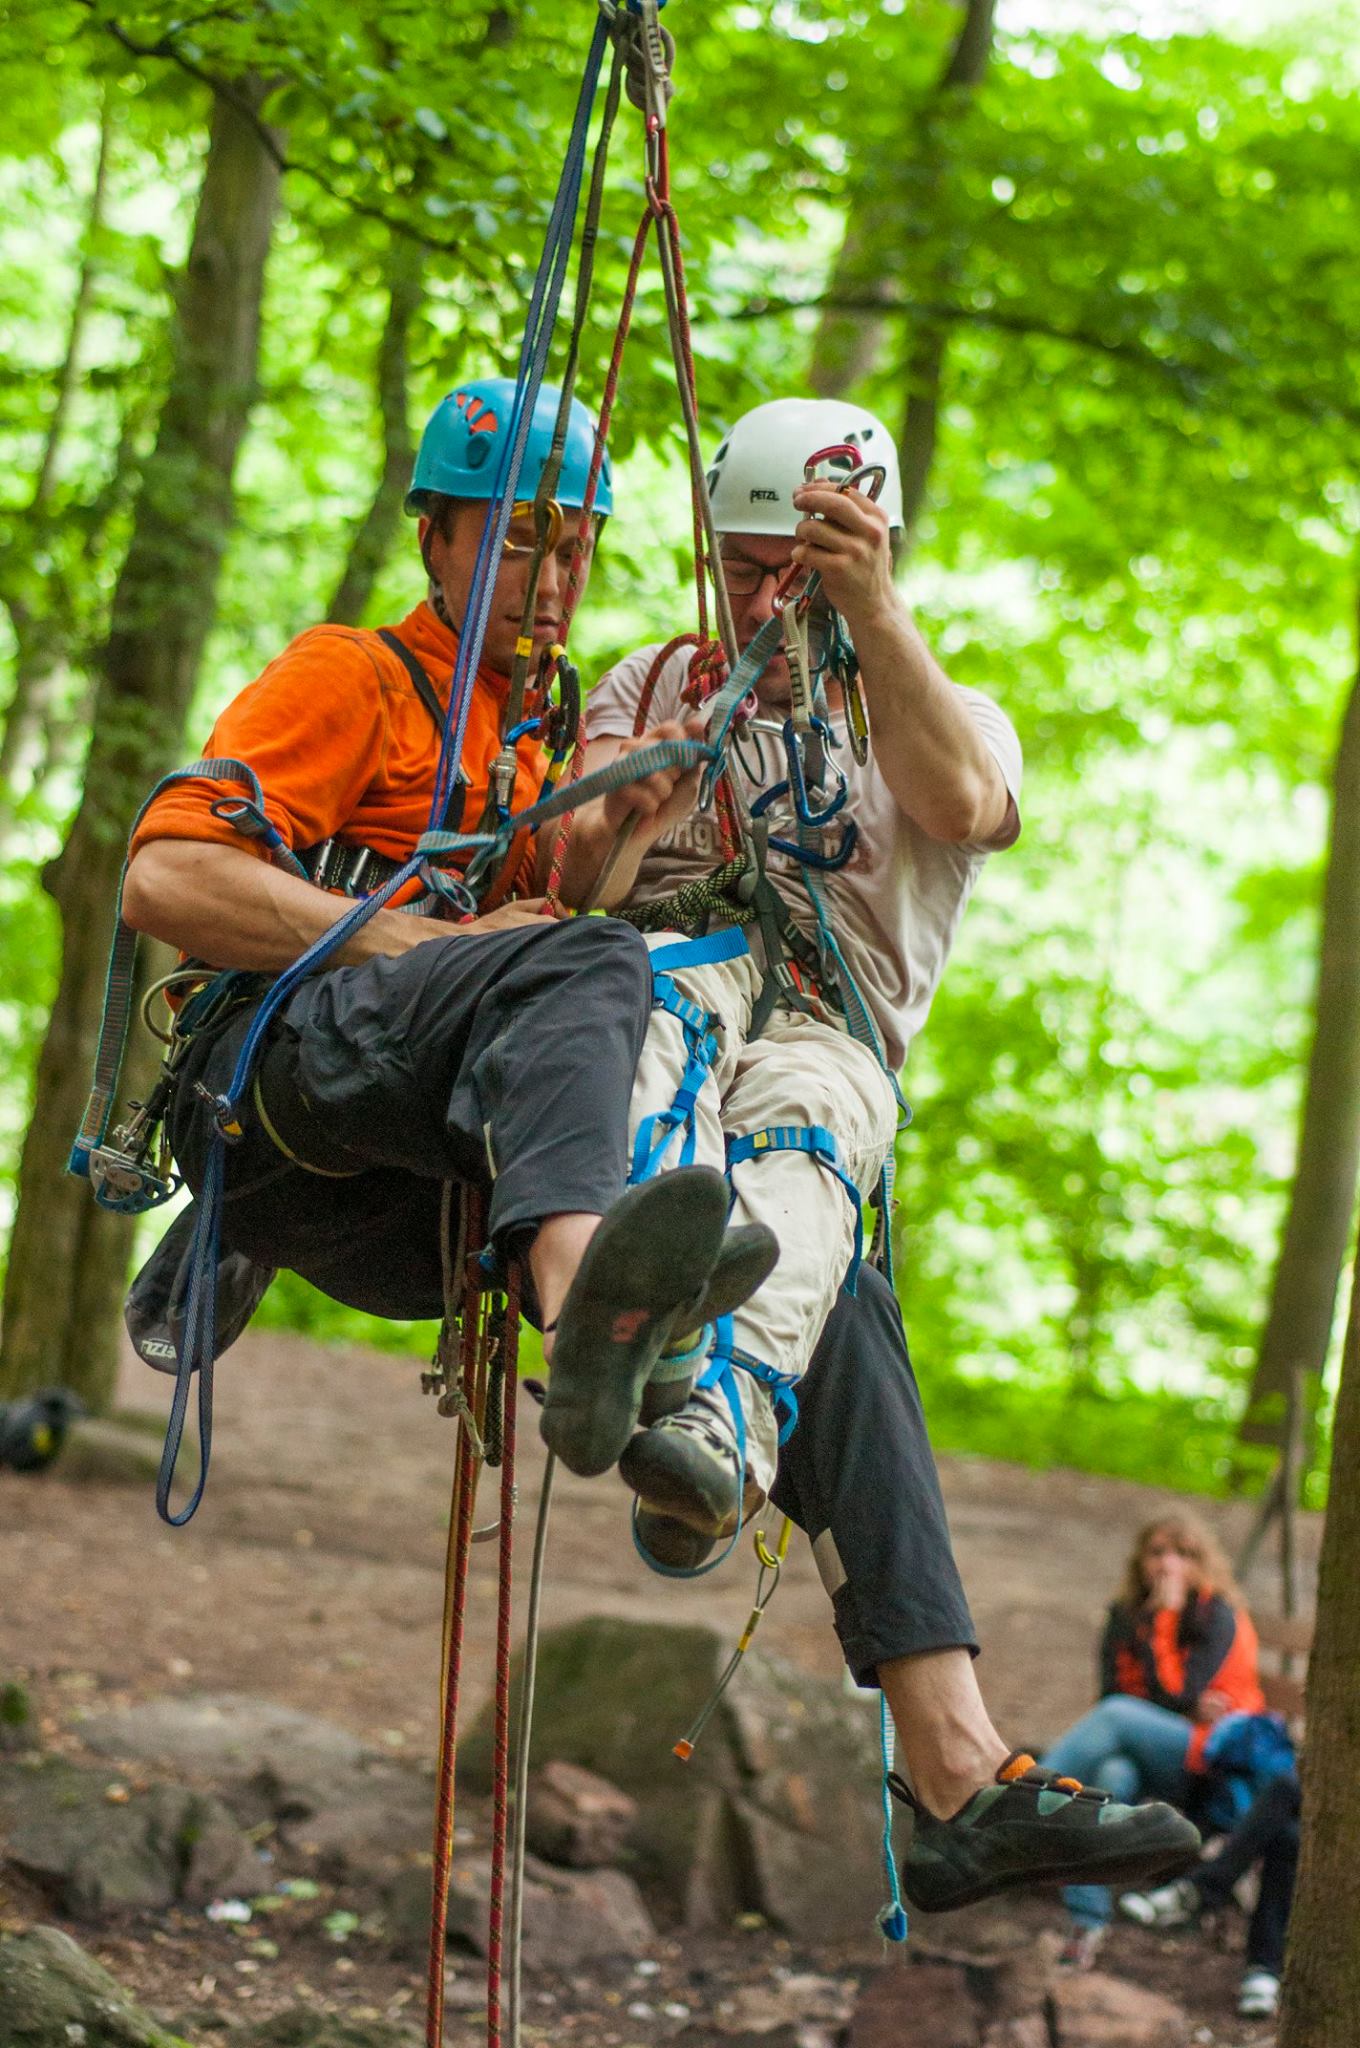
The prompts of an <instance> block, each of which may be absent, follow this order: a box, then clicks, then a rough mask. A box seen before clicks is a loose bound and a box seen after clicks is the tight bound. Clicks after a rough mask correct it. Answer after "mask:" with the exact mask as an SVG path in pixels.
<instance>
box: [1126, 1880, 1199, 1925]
mask: <svg viewBox="0 0 1360 2048" xmlns="http://www.w3.org/2000/svg"><path fill="white" fill-rule="evenodd" d="M1202 1906H1203V1901H1202V1899H1201V1898H1200V1895H1199V1888H1198V1886H1196V1885H1194V1884H1192V1883H1191V1881H1190V1879H1189V1878H1188V1877H1178V1878H1177V1879H1176V1881H1175V1883H1174V1884H1163V1885H1159V1886H1158V1887H1157V1889H1156V1891H1153V1892H1125V1893H1124V1894H1123V1896H1122V1898H1121V1899H1120V1901H1119V1910H1120V1912H1121V1913H1122V1914H1123V1915H1124V1918H1125V1919H1126V1920H1136V1921H1137V1923H1138V1925H1139V1926H1140V1927H1191V1926H1193V1925H1194V1923H1195V1921H1196V1920H1198V1918H1199V1916H1200V1911H1201V1908H1202Z"/></svg>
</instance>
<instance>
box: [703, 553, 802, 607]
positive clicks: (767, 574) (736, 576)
mask: <svg viewBox="0 0 1360 2048" xmlns="http://www.w3.org/2000/svg"><path fill="white" fill-rule="evenodd" d="M718 563H719V567H720V568H721V570H722V574H723V582H724V583H725V584H726V585H727V588H728V591H729V593H730V594H731V595H732V596H733V597H754V596H755V594H756V592H757V591H758V590H759V589H761V588H762V586H763V585H764V584H766V583H768V582H769V580H770V578H771V577H773V578H774V581H775V582H776V583H777V582H778V581H779V579H780V577H781V576H782V575H783V574H784V571H785V569H787V567H788V563H787V562H784V563H781V564H780V566H779V567H778V568H777V569H767V568H766V566H765V564H764V563H763V562H753V561H752V560H751V558H750V556H749V555H720V556H719V558H718Z"/></svg>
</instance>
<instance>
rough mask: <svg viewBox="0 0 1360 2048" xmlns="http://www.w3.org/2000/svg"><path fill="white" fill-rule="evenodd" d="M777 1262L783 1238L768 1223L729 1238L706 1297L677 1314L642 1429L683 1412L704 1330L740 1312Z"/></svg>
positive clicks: (645, 1404) (646, 1398) (646, 1396)
mask: <svg viewBox="0 0 1360 2048" xmlns="http://www.w3.org/2000/svg"><path fill="white" fill-rule="evenodd" d="M778 1262H779V1239H778V1238H777V1237H776V1236H775V1234H774V1232H773V1231H772V1230H771V1229H769V1228H768V1226H767V1225H766V1224H764V1223H739V1224H737V1225H736V1226H735V1227H734V1228H733V1229H731V1230H729V1231H728V1232H727V1233H726V1235H725V1236H724V1238H723V1241H722V1244H721V1246H720V1247H719V1251H718V1256H717V1259H716V1261H715V1262H714V1266H713V1271H712V1272H711V1273H710V1274H709V1276H708V1283H707V1285H706V1286H705V1288H704V1291H703V1294H702V1295H701V1297H700V1298H699V1300H698V1301H697V1302H694V1303H692V1304H690V1305H689V1306H688V1307H686V1308H680V1309H677V1310H676V1312H675V1316H674V1319H673V1321H672V1324H671V1334H670V1336H669V1337H668V1338H667V1340H666V1348H665V1350H664V1351H663V1352H662V1354H661V1356H660V1358H659V1359H658V1360H657V1362H656V1364H655V1366H654V1367H653V1369H652V1376H651V1378H650V1379H649V1380H648V1382H647V1386H646V1389H645V1391H644V1393H643V1396H642V1421H643V1423H644V1425H645V1424H647V1423H651V1422H657V1421H659V1420H660V1418H661V1417H662V1416H663V1415H674V1414H675V1413H676V1411H677V1409H680V1408H683V1407H684V1405H685V1402H686V1401H687V1400H688V1399H689V1392H690V1388H691V1387H692V1386H693V1384H694V1378H695V1374H696V1373H697V1372H698V1371H699V1368H700V1366H701V1365H702V1364H703V1362H704V1359H705V1356H706V1355H707V1349H708V1344H707V1339H708V1332H707V1330H706V1328H705V1325H706V1324H708V1323H712V1322H715V1321H716V1320H717V1318H718V1317H719V1316H729V1315H731V1313H732V1311H733V1309H737V1308H740V1307H741V1305H742V1303H743V1302H744V1301H748V1300H749V1299H750V1297H751V1296H752V1295H753V1294H754V1293H755V1291H756V1289H757V1287H762V1286H763V1285H764V1284H765V1282H766V1281H767V1280H768V1279H769V1277H770V1275H771V1273H772V1272H773V1271H774V1269H775V1266H776V1265H777V1264H778Z"/></svg>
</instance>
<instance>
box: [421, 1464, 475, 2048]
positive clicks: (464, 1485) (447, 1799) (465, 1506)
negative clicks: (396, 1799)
mask: <svg viewBox="0 0 1360 2048" xmlns="http://www.w3.org/2000/svg"><path fill="white" fill-rule="evenodd" d="M475 1492H476V1465H475V1462H474V1459H473V1453H472V1442H471V1437H470V1435H469V1432H468V1429H467V1427H466V1425H460V1427H459V1430H458V1446H457V1450H456V1452H455V1456H454V1474H453V1497H452V1500H451V1503H450V1510H449V1543H448V1551H447V1554H446V1557H445V1565H444V1656H443V1681H442V1686H441V1692H442V1696H443V1709H442V1713H441V1716H440V1723H439V1757H438V1763H437V1765H436V1770H435V1817H434V1852H433V1853H434V1870H433V1877H432V1884H431V1898H430V1952H429V1973H428V1985H427V2002H426V2011H425V2043H426V2048H443V2041H444V1947H445V1943H446V1941H447V1939H448V1933H447V1929H448V1918H449V1881H450V1876H451V1873H452V1867H453V1813H454V1768H455V1763H456V1752H457V1739H458V1699H459V1692H460V1688H461V1684H462V1664H463V1632H464V1625H465V1623H466V1620H467V1576H468V1560H469V1558H470V1556H471V1554H472V1510H473V1503H474V1496H475Z"/></svg>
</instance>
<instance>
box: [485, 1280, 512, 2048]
mask: <svg viewBox="0 0 1360 2048" xmlns="http://www.w3.org/2000/svg"><path fill="white" fill-rule="evenodd" d="M498 1322H499V1338H498V1342H499V1346H500V1351H501V1358H502V1364H503V1376H504V1387H505V1406H504V1415H503V1418H502V1422H501V1541H500V1585H499V1591H498V1595H497V1603H496V1730H495V1744H494V1764H493V1772H492V1793H491V1799H492V1823H491V1898H490V1908H489V1917H488V1929H487V1945H486V2038H487V2048H501V1972H502V1953H503V1942H504V1934H505V1848H506V1838H507V1835H508V1832H509V1783H510V1623H511V1595H512V1590H513V1576H512V1575H513V1566H514V1545H515V1397H516V1393H517V1391H518V1363H519V1358H518V1354H519V1342H518V1336H519V1274H518V1271H517V1270H516V1268H514V1267H513V1266H512V1267H511V1269H510V1274H509V1284H508V1286H507V1289H506V1297H505V1302H504V1305H503V1308H502V1310H501V1312H500V1315H499V1317H498ZM511 2042H512V2044H515V2043H516V2035H515V2034H514V2033H513V2032H512V2034H511Z"/></svg>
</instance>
